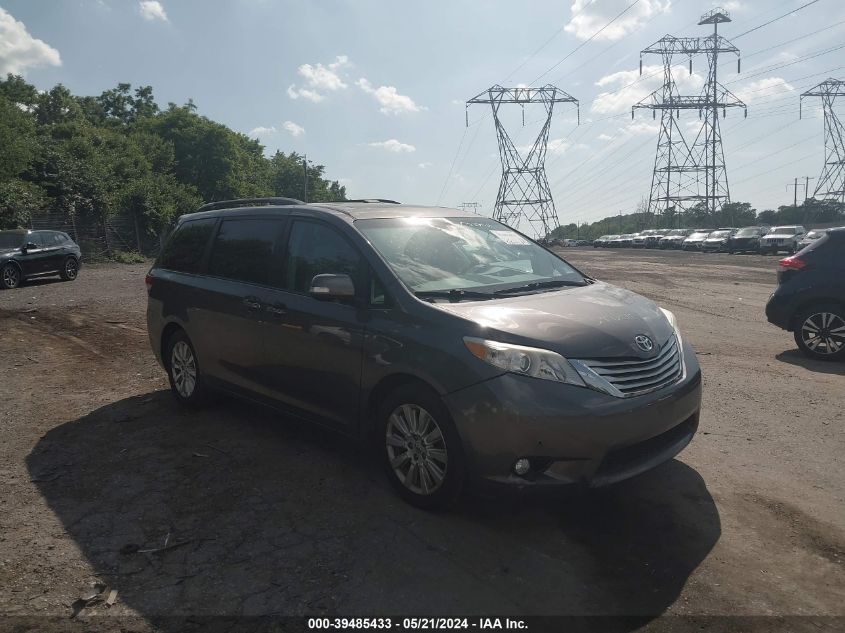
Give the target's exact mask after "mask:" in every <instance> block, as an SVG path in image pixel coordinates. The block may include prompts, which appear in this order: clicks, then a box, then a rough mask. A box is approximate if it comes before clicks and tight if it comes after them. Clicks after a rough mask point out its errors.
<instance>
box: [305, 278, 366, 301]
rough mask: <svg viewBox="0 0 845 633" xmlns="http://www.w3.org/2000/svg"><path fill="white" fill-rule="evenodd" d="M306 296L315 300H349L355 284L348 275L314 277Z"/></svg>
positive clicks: (353, 293) (352, 294)
mask: <svg viewBox="0 0 845 633" xmlns="http://www.w3.org/2000/svg"><path fill="white" fill-rule="evenodd" d="M308 294H310V295H311V296H312V297H314V298H315V299H351V298H352V297H354V296H355V284H354V283H352V278H351V277H350V276H349V275H315V276H314V278H313V279H312V280H311V288H309V290H308Z"/></svg>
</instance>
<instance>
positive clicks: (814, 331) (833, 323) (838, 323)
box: [801, 312, 845, 355]
mask: <svg viewBox="0 0 845 633" xmlns="http://www.w3.org/2000/svg"><path fill="white" fill-rule="evenodd" d="M801 339H802V340H803V341H804V345H806V346H807V349H809V350H810V351H811V352H813V353H815V354H819V355H827V354H836V353H837V352H839V351H840V350H841V349H842V348H843V347H845V319H843V318H842V317H841V316H839V315H838V314H836V313H834V312H817V313H816V314H811V315H810V316H808V317H807V318H806V320H805V321H804V323H803V324H802V325H801Z"/></svg>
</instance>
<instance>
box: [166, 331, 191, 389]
mask: <svg viewBox="0 0 845 633" xmlns="http://www.w3.org/2000/svg"><path fill="white" fill-rule="evenodd" d="M170 372H171V374H172V375H173V384H174V385H176V391H178V392H179V395H180V396H182V397H183V398H190V397H191V396H192V395H193V393H194V389H196V386H197V363H196V360H195V359H194V353H193V351H192V350H191V346H190V345H188V344H187V343H186V342H185V341H177V342H176V344H175V345H174V346H173V351H172V352H171V355H170Z"/></svg>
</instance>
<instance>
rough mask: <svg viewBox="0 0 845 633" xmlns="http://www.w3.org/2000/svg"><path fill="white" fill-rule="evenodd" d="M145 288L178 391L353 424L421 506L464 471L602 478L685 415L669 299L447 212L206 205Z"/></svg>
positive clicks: (483, 475)
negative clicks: (611, 281)
mask: <svg viewBox="0 0 845 633" xmlns="http://www.w3.org/2000/svg"><path fill="white" fill-rule="evenodd" d="M146 283H147V287H148V291H149V301H148V307H147V324H148V329H149V336H150V343H151V345H152V348H153V351H154V352H155V354H156V356H157V357H158V359H159V361H160V362H161V363H162V364H163V366H164V367H165V369H166V370H167V372H168V374H169V377H170V384H171V388H172V391H173V394H174V395H175V397H176V399H177V400H178V401H179V402H180V403H183V404H186V405H195V404H198V403H200V402H201V401H202V400H203V399H204V397H205V396H206V394H207V393H208V392H209V390H210V389H220V390H224V391H226V392H229V393H232V394H236V395H239V396H242V397H245V398H248V399H250V400H253V401H259V402H263V403H266V404H270V405H271V406H274V407H276V408H278V409H281V410H283V411H287V412H290V413H293V414H295V415H298V416H300V417H303V418H306V419H309V420H312V421H314V422H315V423H318V424H322V425H324V426H328V427H331V428H334V429H337V430H339V431H341V432H343V433H346V434H348V435H350V436H353V437H356V438H360V439H368V440H370V441H372V442H373V443H374V446H375V447H376V448H377V450H378V454H379V459H380V460H381V461H382V462H383V464H384V467H385V471H386V473H387V475H388V477H389V479H390V481H391V482H392V483H393V485H394V486H395V487H396V488H397V490H398V491H399V492H400V493H401V494H402V495H403V496H404V497H405V498H406V499H407V500H409V501H410V502H412V503H414V504H416V505H419V506H422V507H438V506H442V505H444V504H446V503H448V502H450V501H451V500H453V499H455V498H456V496H457V495H458V493H459V492H460V490H461V489H462V487H464V485H465V483H473V484H487V485H488V486H493V487H495V486H496V485H498V486H505V487H510V488H524V487H535V488H550V487H557V486H561V485H567V484H587V485H602V484H608V483H611V482H615V481H618V480H621V479H625V478H627V477H631V476H634V475H636V474H638V473H641V472H643V471H645V470H648V469H650V468H652V467H654V466H656V465H657V464H660V463H662V462H664V461H666V460H668V459H671V458H672V457H673V456H674V455H676V454H677V453H678V452H680V451H681V450H682V449H683V448H684V446H686V445H687V443H688V442H689V441H690V440H691V438H692V436H693V434H694V433H695V431H696V428H697V426H698V416H699V407H700V401H701V372H700V370H699V366H698V362H697V360H696V357H695V353H694V352H693V350H692V348H691V347H690V346H689V344H688V343H686V342H685V341H684V340H683V338H682V337H681V335H680V333H679V331H678V327H677V324H676V322H675V318H674V316H673V315H672V313H671V312H668V311H666V310H663V309H662V308H659V307H658V306H656V305H655V304H654V303H652V302H651V301H649V300H648V299H645V298H643V297H640V296H638V295H636V294H634V293H632V292H629V291H627V290H624V289H622V288H617V287H614V286H611V285H608V284H605V283H602V282H600V281H597V280H595V279H592V278H590V277H589V276H587V275H584V274H583V273H581V272H580V271H578V270H577V269H575V268H574V267H573V266H571V265H569V264H568V263H567V262H566V261H564V260H563V259H561V258H560V257H559V256H557V255H556V254H555V253H553V252H551V251H549V250H547V249H545V248H542V247H541V246H539V245H538V244H536V243H535V242H533V241H532V240H530V239H528V238H526V237H525V236H524V235H522V234H520V233H517V232H516V231H514V230H512V229H510V228H508V227H507V226H505V225H503V224H500V223H498V222H496V221H494V220H492V219H490V218H486V217H482V216H479V215H472V214H469V213H467V212H465V211H457V210H451V209H442V208H427V207H417V206H407V205H400V204H396V203H371V202H358V203H356V202H337V203H321V204H309V205H306V204H303V203H300V202H298V201H295V200H286V199H269V200H268V199H258V200H247V201H230V202H224V203H215V204H211V205H206V206H205V207H203V208H202V209H200V211H199V212H197V213H192V214H188V215H185V216H183V217H182V218H181V219H180V220H179V223H178V225H177V227H176V229H175V231H174V233H173V234H172V236H171V237H170V239H169V241H168V242H167V244H166V245H165V247H164V249H163V251H162V254H161V256H160V257H159V259H158V261H157V262H156V263H155V265H154V266H153V268H152V269H151V270H150V272H149V275H148V276H147V279H146Z"/></svg>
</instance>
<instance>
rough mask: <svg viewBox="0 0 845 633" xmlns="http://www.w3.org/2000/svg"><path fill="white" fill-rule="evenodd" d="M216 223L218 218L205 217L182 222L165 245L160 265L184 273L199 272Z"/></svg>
mask: <svg viewBox="0 0 845 633" xmlns="http://www.w3.org/2000/svg"><path fill="white" fill-rule="evenodd" d="M216 223H217V218H203V219H201V220H189V221H187V222H183V223H182V224H180V225H179V227H178V228H177V229H176V232H175V233H174V234H173V235H172V236H171V237H170V239H169V240H168V242H167V245H166V246H165V247H164V250H163V251H162V253H161V257H160V258H159V262H158V265H159V266H161V267H162V268H167V269H168V270H175V271H177V272H182V273H197V272H199V271H200V265H201V264H202V256H203V253H205V247H206V245H207V244H208V240H209V239H210V238H211V233H212V232H213V230H214V225H215V224H216Z"/></svg>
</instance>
